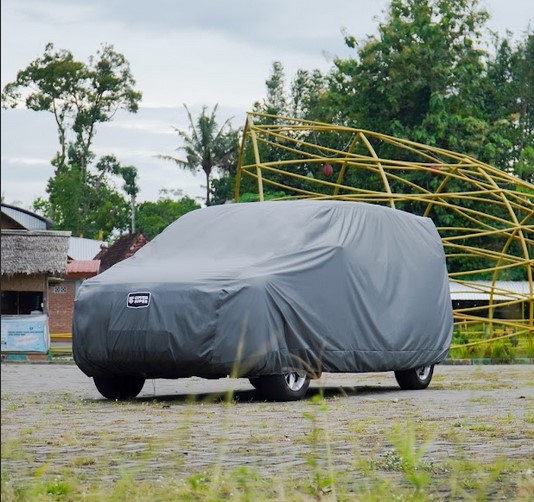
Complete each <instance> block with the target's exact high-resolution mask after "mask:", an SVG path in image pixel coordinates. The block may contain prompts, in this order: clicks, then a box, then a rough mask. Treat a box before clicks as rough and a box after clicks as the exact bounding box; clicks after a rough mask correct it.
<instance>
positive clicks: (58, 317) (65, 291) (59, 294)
mask: <svg viewBox="0 0 534 502" xmlns="http://www.w3.org/2000/svg"><path fill="white" fill-rule="evenodd" d="M78 282H79V280H76V279H68V280H65V281H63V282H60V283H56V284H50V286H49V288H48V313H49V321H48V322H49V329H50V333H51V334H64V333H72V312H73V309H74V296H75V295H76V284H77V283H78Z"/></svg>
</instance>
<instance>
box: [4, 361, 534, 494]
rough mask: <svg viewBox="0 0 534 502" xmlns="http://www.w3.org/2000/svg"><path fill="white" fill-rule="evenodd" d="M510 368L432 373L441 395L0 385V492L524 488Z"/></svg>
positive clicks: (525, 451)
mask: <svg viewBox="0 0 534 502" xmlns="http://www.w3.org/2000/svg"><path fill="white" fill-rule="evenodd" d="M449 371H450V370H449ZM459 371H462V372H463V373H462V377H463V378H458V373H457V372H459ZM514 371H516V372H517V375H519V376H521V378H525V375H526V376H527V378H528V375H529V373H528V371H526V370H525V369H524V368H521V369H520V370H514V368H507V370H506V375H507V377H506V378H505V377H504V376H503V374H502V372H489V370H488V369H487V368H462V369H461V370H455V372H454V373H452V372H451V375H455V376H454V378H453V379H452V380H451V378H450V377H449V376H442V375H440V374H439V372H438V374H437V375H436V377H435V383H433V384H432V387H434V388H435V389H437V391H436V392H441V391H440V389H448V390H447V392H450V393H451V394H450V397H448V398H447V399H449V400H448V401H443V400H442V397H441V394H440V396H437V397H436V400H435V401H433V395H434V394H433V393H432V391H431V390H430V389H429V390H428V391H425V394H424V396H425V399H424V400H422V402H421V399H412V398H410V397H409V396H410V395H409V394H405V393H400V392H393V391H392V389H391V388H389V387H388V386H387V385H386V386H385V388H384V389H381V388H380V387H378V386H375V387H361V388H358V389H356V390H354V391H352V390H351V389H349V388H346V389H343V390H340V391H336V392H334V391H330V392H318V391H316V392H315V393H312V395H311V396H310V398H309V399H307V400H306V401H303V402H298V403H266V402H262V401H259V400H257V399H256V397H255V395H254V393H253V392H252V391H250V392H248V391H246V392H240V393H239V392H238V393H236V394H231V393H230V394H227V395H216V394H207V395H202V396H198V395H197V396H196V397H193V398H191V399H189V398H185V397H184V398H182V397H170V398H169V397H167V398H165V397H160V398H143V399H138V400H136V401H132V402H124V403H120V402H109V401H104V400H96V399H95V400H81V399H79V398H78V397H77V396H76V395H74V394H55V395H48V396H47V395H41V394H28V395H25V396H22V397H21V396H14V395H11V394H5V393H4V394H3V395H2V491H1V499H2V501H34V500H35V501H40V500H43V501H45V500H46V501H50V500H58V501H78V500H87V501H103V500H106V501H108V500H109V501H117V502H118V501H167V500H180V501H181V500H185V501H187V500H191V501H219V500H221V501H222V500H236V501H263V500H265V501H270V500H273V501H279V500H282V501H284V500H285V501H311V500H325V501H330V500H332V501H333V500H336V501H345V500H346V501H353V500H356V501H358V500H362V501H384V500H388V501H389V500H406V501H412V500H416V501H417V500H421V501H425V500H518V501H523V500H524V501H528V500H534V474H533V471H534V458H533V451H534V450H533V448H532V444H533V443H532V441H533V440H534V435H533V433H532V431H533V427H534V409H533V408H532V401H531V399H529V397H528V395H527V396H524V395H522V394H519V393H516V394H514V391H515V389H516V387H515V384H514V382H515V381H516V374H515V373H514ZM530 375H532V373H530ZM466 376H468V378H466ZM527 385H528V384H527ZM407 396H408V397H407ZM429 410H431V412H429Z"/></svg>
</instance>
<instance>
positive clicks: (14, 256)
mask: <svg viewBox="0 0 534 502" xmlns="http://www.w3.org/2000/svg"><path fill="white" fill-rule="evenodd" d="M52 225H53V222H52V221H51V220H49V219H47V218H43V217H42V216H39V215H37V214H34V213H32V212H31V211H27V210H25V209H20V208H16V207H14V206H10V205H7V204H2V213H1V232H2V234H1V242H2V244H1V246H2V248H1V249H2V265H1V271H2V273H1V290H2V315H24V314H31V313H32V312H37V311H41V312H42V313H44V314H48V295H47V292H48V282H49V281H50V280H52V279H53V278H60V277H63V276H64V275H65V274H66V272H67V251H68V247H69V238H70V232H57V231H53V230H50V229H51V228H52Z"/></svg>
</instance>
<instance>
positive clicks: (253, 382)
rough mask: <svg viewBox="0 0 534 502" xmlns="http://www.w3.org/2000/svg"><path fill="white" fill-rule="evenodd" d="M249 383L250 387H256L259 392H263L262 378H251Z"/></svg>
mask: <svg viewBox="0 0 534 502" xmlns="http://www.w3.org/2000/svg"><path fill="white" fill-rule="evenodd" d="M248 381H249V382H250V385H252V387H254V388H255V389H257V390H261V378H260V377H254V378H249V379H248Z"/></svg>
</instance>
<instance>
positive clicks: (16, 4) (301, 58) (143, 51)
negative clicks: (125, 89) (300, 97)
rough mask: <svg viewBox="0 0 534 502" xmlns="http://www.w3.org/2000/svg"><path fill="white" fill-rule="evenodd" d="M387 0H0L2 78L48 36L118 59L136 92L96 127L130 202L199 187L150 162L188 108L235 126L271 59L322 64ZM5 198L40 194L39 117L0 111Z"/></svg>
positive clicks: (51, 142) (50, 151) (522, 24)
mask: <svg viewBox="0 0 534 502" xmlns="http://www.w3.org/2000/svg"><path fill="white" fill-rule="evenodd" d="M388 4H389V2H388V0H321V1H319V0H270V1H263V2H260V1H253V0H224V1H223V0H196V1H191V0H153V1H152V2H147V1H141V0H92V1H91V0H38V1H37V0H2V2H1V20H2V21H1V23H2V26H1V52H2V54H1V57H2V65H1V85H2V88H3V87H4V86H5V84H6V83H8V82H10V81H13V80H14V79H15V77H16V74H17V72H18V71H19V70H21V69H23V68H25V67H26V66H27V65H28V64H29V63H30V62H31V61H33V60H34V59H36V58H38V57H40V56H42V54H43V52H44V48H45V46H46V44H47V43H48V42H52V43H53V44H54V46H55V48H56V49H66V50H69V51H71V52H72V53H73V54H74V56H75V57H76V58H77V59H78V60H81V61H85V62H87V59H88V57H89V56H90V55H93V54H95V53H96V51H97V50H98V49H99V48H100V46H101V44H112V45H113V46H114V48H115V50H116V51H118V52H120V53H122V54H124V55H125V57H126V59H127V60H128V61H129V62H130V65H131V70H132V74H133V76H134V78H135V79H136V81H137V89H138V90H140V91H141V92H142V93H143V101H142V103H141V109H140V111H139V112H138V113H137V114H135V115H133V114H125V113H122V114H118V115H117V117H116V118H115V119H114V120H113V122H111V123H108V124H101V125H99V126H98V132H97V136H96V142H95V145H94V146H95V148H94V149H95V152H96V153H97V155H105V154H114V155H116V156H117V158H118V159H119V161H120V162H121V163H122V164H123V165H134V166H136V167H137V168H138V171H139V184H140V187H141V192H140V195H139V200H157V199H158V196H159V191H160V190H161V189H171V190H174V189H180V190H182V191H183V193H184V194H187V195H190V196H191V197H201V196H202V195H203V194H204V188H203V187H202V184H203V183H204V179H203V176H201V175H200V174H199V175H196V176H195V175H193V174H191V173H189V172H185V171H183V170H180V169H179V168H178V167H176V166H175V165H173V164H171V163H169V162H165V161H164V160H161V159H158V158H157V155H159V154H171V155H174V154H177V151H176V148H177V147H178V146H179V143H178V139H177V136H176V133H175V132H174V129H173V128H174V127H179V128H184V127H185V126H186V122H185V119H186V117H185V111H184V109H183V104H184V103H185V104H187V105H188V107H189V108H190V109H191V110H192V111H193V113H194V114H195V111H198V110H199V109H200V107H201V106H202V105H208V106H209V107H210V108H211V107H212V106H214V105H215V104H218V105H219V113H218V117H219V119H220V122H221V123H222V122H223V121H224V120H225V119H226V118H229V117H233V119H232V120H233V123H234V125H235V126H236V127H237V126H240V125H243V124H244V121H245V113H246V111H248V110H250V109H251V108H252V105H253V104H254V102H255V101H258V100H261V99H262V98H263V97H264V96H265V80H266V79H267V78H268V76H269V73H270V70H271V66H272V63H273V62H274V61H280V62H282V64H283V65H284V68H285V70H286V77H287V80H288V81H289V80H291V78H292V76H293V75H294V73H295V72H296V70H297V69H298V68H303V69H310V70H311V69H314V68H318V69H320V70H322V71H324V72H326V71H327V70H328V69H330V68H331V64H332V60H333V58H334V57H336V56H341V57H347V56H348V55H349V54H350V52H349V51H348V49H347V48H346V47H345V46H344V44H343V35H342V32H344V31H346V32H348V33H350V34H352V35H354V36H356V37H357V38H358V39H360V40H362V39H363V38H364V37H365V36H366V35H369V34H372V33H375V32H376V28H377V25H378V23H379V22H380V21H383V20H384V9H385V8H386V7H387V5H388ZM481 4H482V5H484V6H486V7H487V9H488V10H489V12H490V14H491V16H492V18H491V20H490V22H489V23H488V26H489V27H490V28H491V29H493V30H495V31H498V32H499V33H502V34H504V33H505V31H506V30H507V29H508V30H510V31H511V32H512V33H513V34H514V35H516V36H517V37H521V35H522V34H524V33H525V31H526V30H527V27H528V26H529V23H530V25H531V29H532V23H533V22H534V2H533V1H532V0H483V1H482V2H481ZM1 122H2V123H1V126H2V127H1V146H2V171H1V181H2V188H1V191H2V195H3V197H4V202H6V203H8V204H16V205H19V206H21V207H26V208H30V207H31V204H32V201H33V200H34V199H35V198H36V197H39V196H45V195H46V194H45V187H46V181H47V179H48V178H49V177H50V176H51V175H52V166H51V165H50V159H52V158H53V157H54V155H55V152H56V151H57V148H58V141H57V136H56V128H55V124H54V122H53V119H52V116H51V115H50V114H48V113H45V112H41V113H37V112H31V111H28V110H22V109H17V110H2V111H1Z"/></svg>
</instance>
